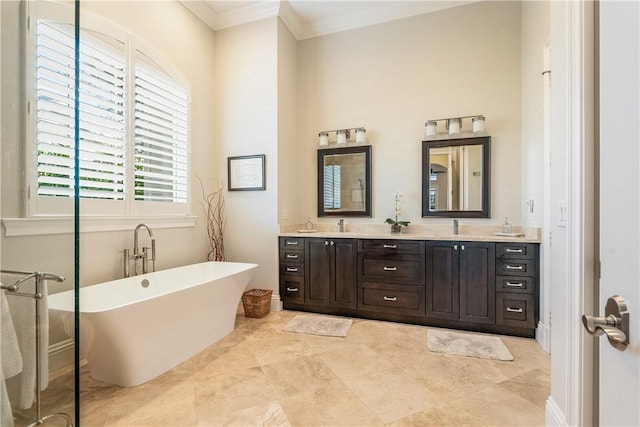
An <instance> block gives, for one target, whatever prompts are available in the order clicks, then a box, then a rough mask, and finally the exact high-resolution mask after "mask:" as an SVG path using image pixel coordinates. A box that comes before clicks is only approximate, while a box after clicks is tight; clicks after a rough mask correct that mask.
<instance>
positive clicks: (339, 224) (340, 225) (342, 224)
mask: <svg viewBox="0 0 640 427" xmlns="http://www.w3.org/2000/svg"><path fill="white" fill-rule="evenodd" d="M338 227H339V231H340V232H341V233H344V219H340V221H338Z"/></svg>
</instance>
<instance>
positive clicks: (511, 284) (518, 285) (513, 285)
mask: <svg viewBox="0 0 640 427" xmlns="http://www.w3.org/2000/svg"><path fill="white" fill-rule="evenodd" d="M507 286H508V287H510V288H522V287H524V283H522V282H507Z"/></svg>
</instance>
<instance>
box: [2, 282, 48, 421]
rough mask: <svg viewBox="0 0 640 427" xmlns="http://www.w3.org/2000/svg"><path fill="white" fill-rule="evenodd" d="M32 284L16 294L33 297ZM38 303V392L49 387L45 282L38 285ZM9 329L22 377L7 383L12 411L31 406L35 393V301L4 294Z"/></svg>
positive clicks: (23, 287) (14, 378) (23, 285)
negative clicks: (15, 343)
mask: <svg viewBox="0 0 640 427" xmlns="http://www.w3.org/2000/svg"><path fill="white" fill-rule="evenodd" d="M34 291H35V283H33V282H28V283H23V284H22V285H20V292H24V293H33V292H34ZM41 292H42V295H43V297H42V299H41V300H40V350H41V351H40V354H41V357H40V390H44V389H45V388H47V386H48V385H49V309H48V304H47V282H46V280H43V281H42V290H41ZM7 300H8V301H9V308H10V310H11V316H12V317H13V325H14V326H15V329H16V335H17V336H18V343H19V345H20V353H21V354H22V362H23V369H22V373H20V374H19V375H16V376H14V377H13V378H8V379H7V390H8V391H9V398H10V399H11V402H12V403H13V406H14V407H18V408H20V409H28V408H30V407H31V406H33V402H34V399H35V390H36V321H35V299H33V298H25V297H19V296H16V295H11V294H7Z"/></svg>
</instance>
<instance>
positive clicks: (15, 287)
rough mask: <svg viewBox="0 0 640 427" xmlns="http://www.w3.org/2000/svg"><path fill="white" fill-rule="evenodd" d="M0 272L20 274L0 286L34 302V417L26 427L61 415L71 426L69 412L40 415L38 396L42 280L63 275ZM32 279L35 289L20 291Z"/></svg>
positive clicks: (56, 279)
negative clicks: (10, 281) (8, 283)
mask: <svg viewBox="0 0 640 427" xmlns="http://www.w3.org/2000/svg"><path fill="white" fill-rule="evenodd" d="M0 274H9V275H19V276H22V277H21V278H19V279H18V280H16V281H15V282H13V283H12V284H11V285H6V286H5V285H2V286H0V288H2V289H3V290H5V291H7V292H9V295H16V296H20V297H26V298H33V299H34V301H35V304H36V309H35V311H36V357H35V360H36V396H35V400H36V419H35V420H34V421H33V422H32V423H31V424H29V425H28V426H27V427H32V426H39V425H42V424H44V423H45V421H47V420H49V419H51V418H56V417H61V418H64V419H65V420H66V421H67V427H73V421H72V420H71V417H70V416H69V414H67V413H65V412H56V413H53V414H48V415H44V416H43V415H42V409H41V407H40V401H41V396H40V375H41V372H40V370H41V368H40V364H41V363H42V361H41V359H40V358H41V357H42V354H41V351H40V300H41V299H42V298H43V294H42V281H43V280H55V281H56V282H64V277H62V276H59V275H57V274H55V273H48V272H40V271H35V272H26V271H16V270H0ZM31 279H34V280H35V289H34V291H35V292H33V293H28V292H20V285H22V284H23V283H25V282H27V281H29V280H31Z"/></svg>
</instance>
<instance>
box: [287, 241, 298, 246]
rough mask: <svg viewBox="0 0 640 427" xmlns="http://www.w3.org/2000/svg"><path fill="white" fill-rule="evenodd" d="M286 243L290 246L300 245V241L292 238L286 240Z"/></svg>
mask: <svg viewBox="0 0 640 427" xmlns="http://www.w3.org/2000/svg"><path fill="white" fill-rule="evenodd" d="M284 244H285V245H288V246H298V242H295V241H290V240H287V241H286V242H284Z"/></svg>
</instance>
